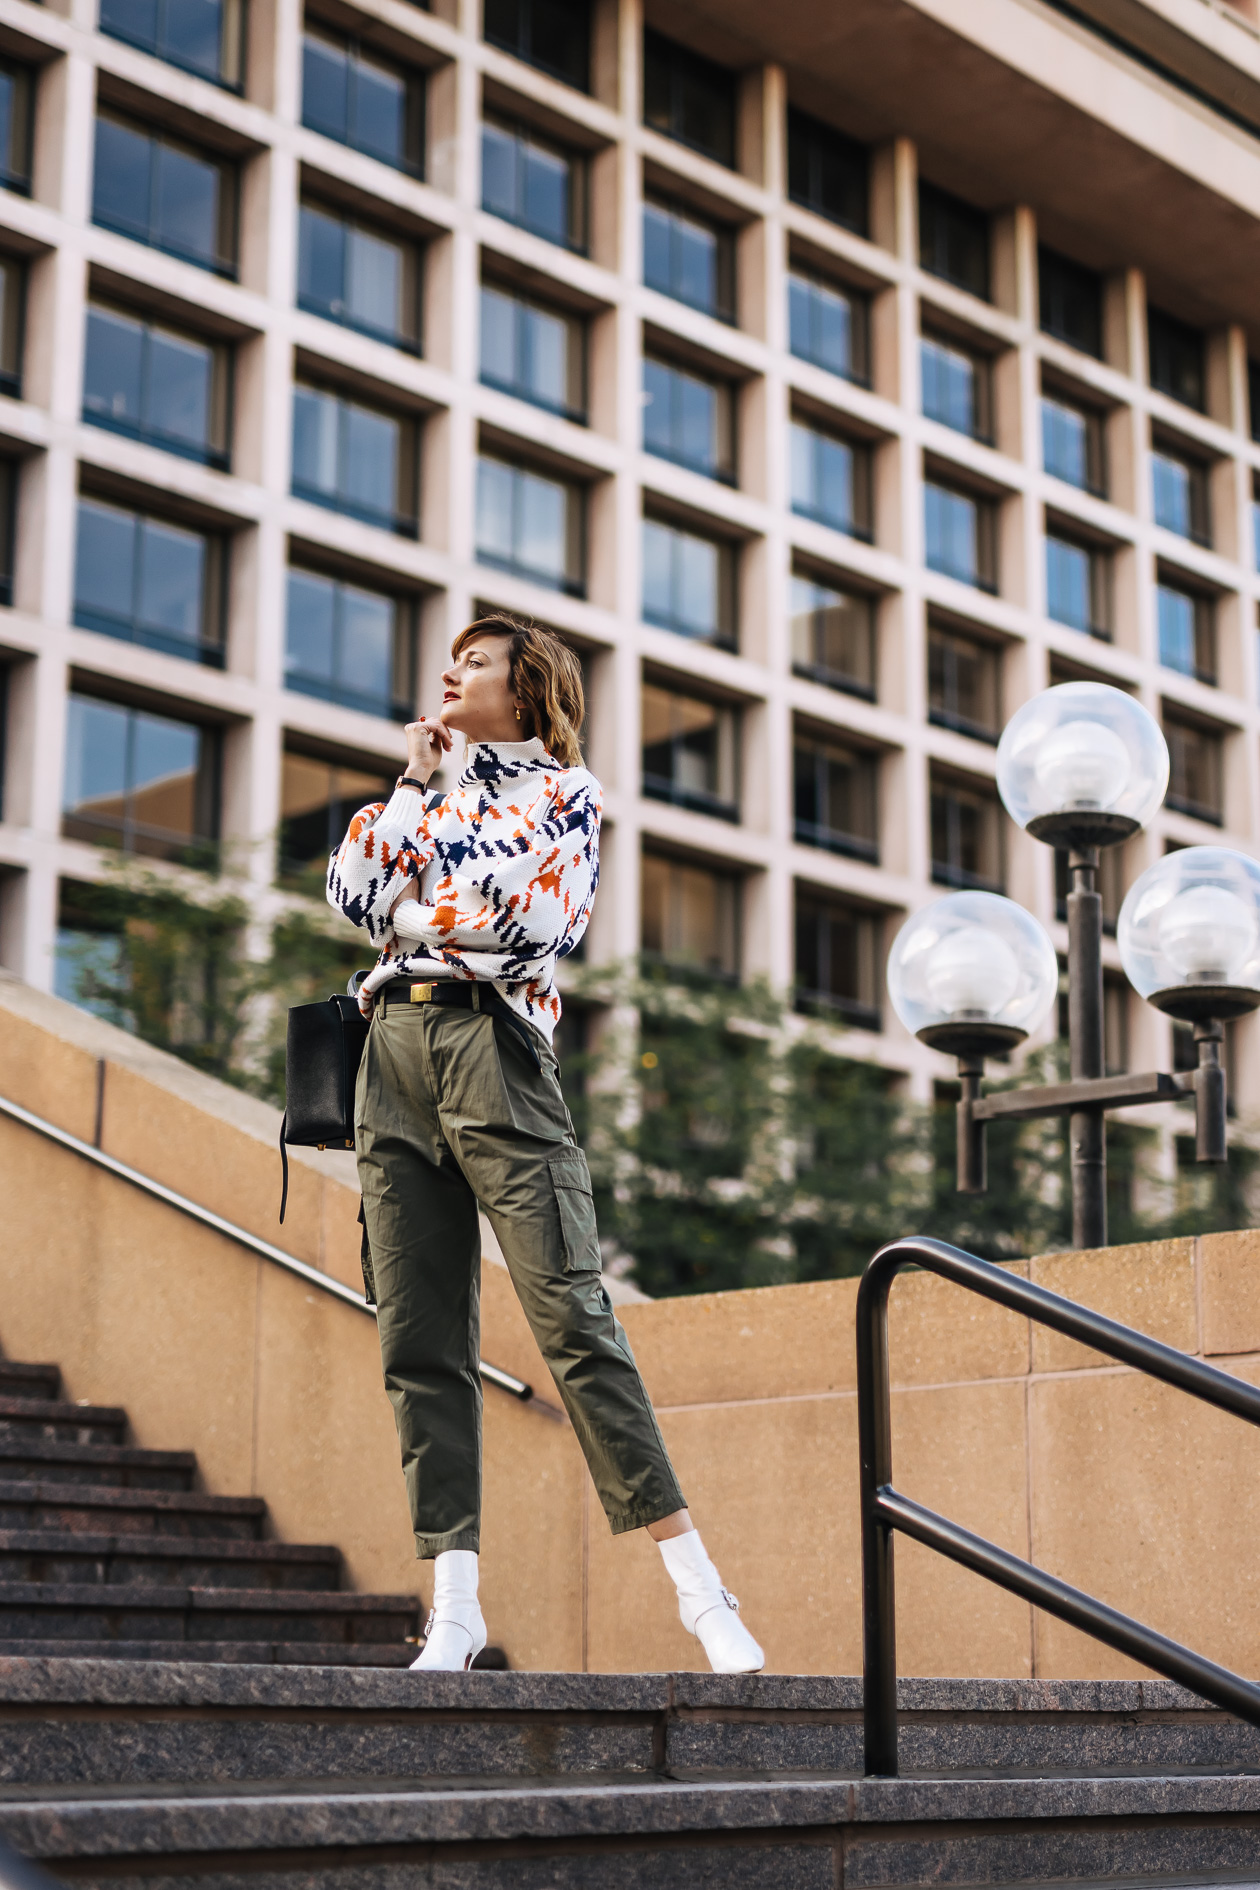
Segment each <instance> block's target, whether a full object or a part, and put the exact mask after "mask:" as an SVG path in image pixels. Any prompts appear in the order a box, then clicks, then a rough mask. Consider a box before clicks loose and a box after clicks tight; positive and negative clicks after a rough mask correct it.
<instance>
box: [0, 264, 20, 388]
mask: <svg viewBox="0 0 1260 1890" xmlns="http://www.w3.org/2000/svg"><path fill="white" fill-rule="evenodd" d="M25 302H26V270H25V268H24V267H23V265H22V264H21V263H20V262H17V261H16V260H15V259H14V258H13V257H11V256H0V394H11V395H12V396H13V397H14V398H15V399H16V398H18V397H20V395H21V392H22V330H23V317H24V314H25Z"/></svg>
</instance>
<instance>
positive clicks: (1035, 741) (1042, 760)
mask: <svg viewBox="0 0 1260 1890" xmlns="http://www.w3.org/2000/svg"><path fill="white" fill-rule="evenodd" d="M997 785H998V793H999V794H1000V795H1001V796H1002V801H1003V804H1004V805H1005V807H1006V811H1007V813H1008V814H1009V815H1010V816H1011V819H1012V820H1013V821H1015V822H1016V823H1017V825H1019V826H1021V827H1023V828H1025V829H1026V831H1027V832H1028V833H1030V834H1031V835H1032V836H1033V838H1034V839H1035V840H1044V841H1045V843H1046V845H1047V846H1053V847H1109V846H1114V845H1115V844H1116V843H1117V842H1118V841H1121V840H1127V839H1128V838H1129V835H1130V834H1134V833H1136V832H1137V831H1138V829H1139V828H1140V827H1144V826H1145V825H1146V823H1147V821H1148V820H1149V819H1150V818H1151V815H1152V814H1153V813H1154V812H1155V810H1156V808H1157V807H1158V806H1159V804H1160V802H1161V801H1162V800H1163V798H1164V794H1165V792H1166V791H1167V788H1168V747H1167V744H1166V743H1165V741H1164V737H1163V735H1162V733H1161V732H1160V728H1159V724H1158V723H1157V722H1156V721H1155V720H1154V718H1153V717H1152V716H1150V715H1148V714H1147V712H1146V710H1145V709H1144V708H1143V707H1142V705H1141V703H1140V702H1135V701H1134V700H1133V697H1132V696H1130V695H1126V694H1125V692H1124V690H1123V689H1112V688H1111V687H1109V685H1107V684H1106V683H1086V682H1073V683H1060V684H1058V685H1057V687H1055V688H1054V689H1046V690H1043V691H1042V693H1041V694H1040V695H1039V696H1034V697H1033V698H1032V700H1031V701H1029V702H1026V703H1025V704H1024V706H1023V708H1022V709H1018V710H1016V712H1015V714H1014V715H1013V716H1012V717H1011V719H1010V721H1009V722H1008V723H1007V725H1006V727H1005V729H1004V730H1003V731H1002V739H1001V741H1000V742H999V743H998V751H997Z"/></svg>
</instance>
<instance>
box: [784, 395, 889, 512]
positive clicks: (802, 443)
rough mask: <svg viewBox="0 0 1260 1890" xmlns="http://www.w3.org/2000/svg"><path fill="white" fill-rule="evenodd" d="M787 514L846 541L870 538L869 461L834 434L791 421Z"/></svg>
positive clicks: (862, 449)
mask: <svg viewBox="0 0 1260 1890" xmlns="http://www.w3.org/2000/svg"><path fill="white" fill-rule="evenodd" d="M791 435H792V437H791V451H792V465H791V477H792V510H793V511H794V512H797V513H799V514H800V516H801V517H802V518H812V519H816V520H817V522H818V523H819V524H820V525H830V526H831V527H832V529H833V530H834V531H838V532H847V533H848V534H849V536H850V537H851V538H869V537H870V536H871V458H870V452H869V449H868V448H866V447H864V446H855V445H854V444H853V443H852V442H851V441H849V440H844V439H841V438H840V437H839V435H837V434H835V433H824V432H823V431H822V429H821V428H820V427H816V426H811V425H809V424H808V423H807V422H805V421H803V420H794V421H793V422H792V427H791Z"/></svg>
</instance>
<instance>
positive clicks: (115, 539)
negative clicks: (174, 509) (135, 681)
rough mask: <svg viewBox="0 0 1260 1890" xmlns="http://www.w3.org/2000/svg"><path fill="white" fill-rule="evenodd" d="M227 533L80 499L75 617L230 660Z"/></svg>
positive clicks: (153, 643) (194, 658) (170, 652)
mask: <svg viewBox="0 0 1260 1890" xmlns="http://www.w3.org/2000/svg"><path fill="white" fill-rule="evenodd" d="M224 553H225V547H224V543H223V540H222V538H220V537H218V536H217V535H212V534H210V533H207V532H197V531H190V530H189V528H188V527H187V526H186V525H172V524H171V523H169V521H168V520H166V519H159V518H151V517H149V516H148V515H147V514H146V513H143V512H134V511H131V510H129V509H126V508H124V507H123V506H120V505H106V504H104V503H103V502H102V501H101V500H99V499H82V498H81V499H80V500H79V510H78V525H77V531H76V537H75V558H74V621H75V623H76V624H78V626H79V628H80V629H82V630H95V631H97V632H99V634H100V635H102V636H106V637H118V638H119V639H120V640H121V641H122V642H124V643H139V644H142V645H143V646H144V648H145V649H149V650H162V651H164V652H165V654H166V655H167V656H182V657H186V658H187V659H188V660H189V661H190V662H194V663H208V664H211V665H212V666H214V667H216V668H222V665H223V565H224Z"/></svg>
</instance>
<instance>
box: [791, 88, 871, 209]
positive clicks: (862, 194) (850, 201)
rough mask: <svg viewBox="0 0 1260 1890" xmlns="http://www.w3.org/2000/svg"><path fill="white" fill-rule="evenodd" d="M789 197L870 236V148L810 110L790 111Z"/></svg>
mask: <svg viewBox="0 0 1260 1890" xmlns="http://www.w3.org/2000/svg"><path fill="white" fill-rule="evenodd" d="M788 195H789V196H790V197H791V199H792V201H793V203H799V204H803V205H804V207H805V208H806V209H807V210H816V211H817V212H818V214H819V216H824V217H830V218H831V220H832V222H833V223H843V224H844V226H845V228H846V229H849V230H856V231H857V233H858V235H859V236H865V235H866V203H867V164H866V150H865V147H864V146H863V145H860V144H858V143H856V142H855V141H854V139H852V138H846V137H845V136H844V133H843V132H840V131H833V130H832V128H831V126H830V125H824V124H823V123H822V122H821V121H820V120H819V119H817V118H809V117H807V116H806V114H805V113H804V112H798V111H795V110H789V112H788Z"/></svg>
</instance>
